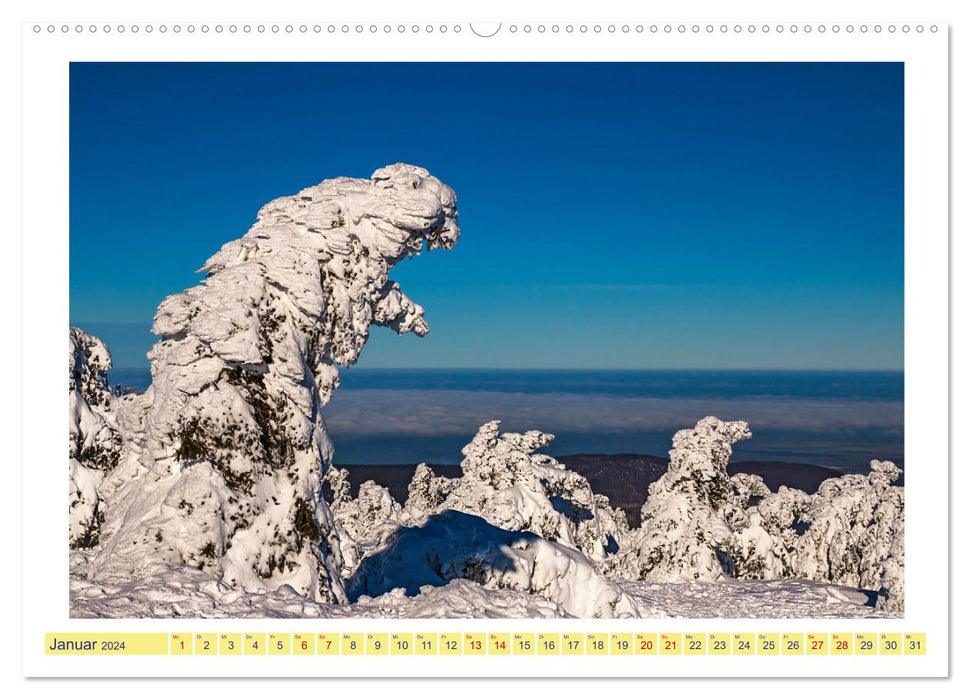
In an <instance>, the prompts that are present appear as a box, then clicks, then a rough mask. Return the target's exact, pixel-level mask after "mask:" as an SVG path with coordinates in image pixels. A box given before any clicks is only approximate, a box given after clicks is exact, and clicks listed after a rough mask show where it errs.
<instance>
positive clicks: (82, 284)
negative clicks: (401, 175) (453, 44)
mask: <svg viewBox="0 0 971 700" xmlns="http://www.w3.org/2000/svg"><path fill="white" fill-rule="evenodd" d="M903 90H904V71H903V66H902V64H899V63H882V64H872V63H869V64H868V63H863V64H834V63H819V64H805V63H785V64H757V63H756V64H717V63H714V64H712V63H691V64H664V63H660V64H650V63H631V64H609V63H600V64H542V63H540V64H509V63H498V64H461V63H456V64H380V63H375V64H341V63H319V64H283V63H278V64H193V63H178V64H93V63H88V64H72V66H71V284H70V293H71V322H72V323H73V324H77V325H81V326H82V327H85V328H86V329H87V330H89V331H91V332H94V333H96V334H100V335H102V336H103V337H104V338H105V340H106V341H107V342H108V343H109V346H110V347H111V348H112V351H113V353H114V356H115V365H116V366H119V367H133V366H147V361H146V360H145V359H144V352H145V351H146V350H147V349H148V347H149V346H150V344H151V342H152V336H150V334H149V333H148V328H149V327H150V325H151V319H152V316H153V314H154V311H155V308H156V307H157V305H158V303H159V302H160V301H161V300H162V299H163V298H164V297H165V296H166V295H168V294H171V293H174V292H178V291H180V290H182V289H184V288H186V287H189V286H192V285H193V284H195V283H196V282H197V281H198V280H199V276H197V275H195V274H194V270H196V269H198V268H199V267H200V266H201V265H202V264H203V262H204V261H205V260H206V258H207V257H208V256H209V255H211V254H212V253H213V252H215V251H216V250H218V248H219V247H220V246H221V245H222V244H223V243H224V242H226V241H228V240H230V239H233V238H237V237H239V236H241V235H243V234H244V233H245V232H246V231H247V230H248V228H249V227H250V225H251V224H252V223H253V221H254V220H255V215H256V212H257V210H258V209H259V207H260V206H261V205H262V204H264V203H265V202H267V201H269V200H270V199H273V198H274V197H278V196H281V195H287V194H293V193H295V192H297V191H298V190H300V189H301V188H303V187H306V186H309V185H312V184H315V183H317V182H319V181H320V180H323V179H325V178H329V177H335V176H338V175H349V176H358V177H367V176H368V175H370V173H371V172H372V171H373V170H375V169H376V168H378V167H381V166H383V165H386V164H388V163H394V162H398V161H404V162H408V163H413V164H416V165H422V166H424V167H426V168H428V169H429V170H430V171H431V172H432V173H433V174H434V175H436V176H438V177H439V178H441V179H442V180H443V181H445V182H446V183H448V184H449V185H451V186H452V187H453V188H454V189H455V190H456V192H457V193H458V197H459V210H460V212H461V216H460V219H459V222H460V224H461V226H462V238H461V240H460V242H459V245H458V246H457V247H456V248H455V249H454V250H452V251H448V252H442V251H436V252H433V253H431V254H428V255H422V256H421V257H419V258H416V259H414V260H409V261H406V262H404V263H403V264H402V265H401V266H399V267H398V268H396V272H395V274H394V277H395V279H398V280H399V281H400V282H401V284H402V288H403V289H404V290H405V291H406V292H407V293H408V294H409V295H410V296H411V297H412V298H414V299H415V300H416V301H418V302H419V303H421V304H423V305H424V306H425V308H426V318H427V319H428V321H429V323H430V325H431V327H432V332H431V333H430V334H429V335H428V336H427V337H425V338H423V339H418V338H413V337H407V338H400V339H399V338H396V337H395V336H394V335H393V334H392V333H390V332H388V331H384V330H378V331H376V332H375V333H374V335H373V338H372V341H371V343H370V344H369V346H368V348H367V349H366V350H365V352H364V354H363V356H362V359H361V363H360V364H361V366H366V367H455V366H459V367H523V368H526V367H548V368H558V367H575V368H584V367H588V368H593V367H597V368H620V367H623V368H679V367H685V368H686V367H692V368H846V369H899V368H902V367H903V268H904V257H903V256H904V252H903V235H904V232H903V174H904V173H903V138H904V114H903Z"/></svg>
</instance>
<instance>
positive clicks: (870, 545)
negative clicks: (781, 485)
mask: <svg viewBox="0 0 971 700" xmlns="http://www.w3.org/2000/svg"><path fill="white" fill-rule="evenodd" d="M870 469H871V471H870V474H869V475H868V476H863V475H859V474H847V475H845V476H841V477H838V478H835V479H827V480H826V481H824V482H823V483H822V484H820V486H819V490H818V491H817V492H816V494H814V495H813V496H812V498H811V501H810V503H809V504H808V507H807V508H806V509H805V513H804V515H802V519H803V526H804V527H805V532H804V533H803V534H802V536H801V537H799V538H798V540H797V541H796V543H795V551H794V554H793V559H794V564H793V568H794V574H795V575H796V576H798V577H800V578H809V579H813V580H816V581H830V582H832V583H839V584H843V585H847V586H858V587H860V588H865V589H869V590H874V591H878V592H880V593H881V596H880V598H879V599H878V605H879V606H880V607H884V608H886V609H889V610H895V611H899V610H903V578H904V564H903V546H904V490H903V488H902V487H899V486H893V485H892V484H893V482H895V481H896V480H897V478H898V477H899V476H900V469H898V468H897V466H896V465H895V464H894V463H893V462H883V461H879V460H874V461H872V462H870Z"/></svg>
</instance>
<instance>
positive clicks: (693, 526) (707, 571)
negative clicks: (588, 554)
mask: <svg viewBox="0 0 971 700" xmlns="http://www.w3.org/2000/svg"><path fill="white" fill-rule="evenodd" d="M748 437H751V432H750V431H749V428H748V425H747V424H746V423H744V422H741V421H736V422H730V423H726V422H724V421H721V420H719V419H718V418H714V417H711V416H709V417H707V418H703V419H702V420H700V421H698V424H697V425H695V427H694V428H691V429H688V430H679V431H678V432H677V433H676V434H675V435H674V440H673V447H674V449H672V450H671V451H670V456H671V461H670V464H669V466H668V470H667V471H666V472H665V473H664V474H663V475H662V476H661V478H660V479H658V480H657V481H655V482H654V483H653V484H651V485H650V487H649V488H648V496H647V502H646V503H645V504H644V507H643V508H642V509H641V527H640V528H638V529H637V530H635V531H633V532H631V533H630V536H629V537H628V538H627V541H626V542H625V545H626V546H625V547H624V550H623V551H622V552H621V554H620V555H619V556H618V557H616V558H615V560H614V561H612V562H611V564H612V566H613V569H614V571H615V572H616V574H617V575H624V576H628V577H630V578H634V579H639V580H645V579H647V580H652V581H682V580H703V581H714V580H718V579H721V578H724V577H726V576H732V575H734V573H735V572H734V563H733V561H732V559H731V550H732V545H733V538H734V532H733V530H732V527H731V526H730V524H729V523H728V521H727V520H726V518H725V517H724V511H725V508H726V507H727V506H731V505H733V504H732V502H731V498H732V488H731V481H730V479H729V476H728V471H727V466H728V461H729V459H730V458H731V455H732V444H734V443H735V442H738V441H739V440H744V439H745V438H748Z"/></svg>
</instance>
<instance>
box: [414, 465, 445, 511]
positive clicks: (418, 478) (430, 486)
mask: <svg viewBox="0 0 971 700" xmlns="http://www.w3.org/2000/svg"><path fill="white" fill-rule="evenodd" d="M451 481H452V480H451V479H447V478H445V477H443V476H437V475H436V474H435V472H434V471H433V470H432V468H431V467H429V466H428V465H427V464H425V463H424V462H422V463H421V464H419V465H418V466H417V467H415V473H414V474H413V475H412V477H411V481H410V482H409V483H408V500H407V501H406V502H405V507H406V508H407V509H408V510H410V511H413V512H415V513H430V512H432V511H434V510H435V509H437V508H438V507H439V506H440V505H441V504H442V502H443V501H444V500H445V497H446V496H447V495H448V492H449V491H450V490H451V486H450V482H451Z"/></svg>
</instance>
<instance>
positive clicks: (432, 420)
mask: <svg viewBox="0 0 971 700" xmlns="http://www.w3.org/2000/svg"><path fill="white" fill-rule="evenodd" d="M326 414H327V422H328V427H329V428H330V430H331V431H332V432H333V433H335V434H339V435H348V436H352V435H353V436H363V435H372V434H373V435H402V436H442V435H467V436H470V437H471V434H472V433H473V432H474V431H475V429H476V428H477V427H478V426H479V425H481V424H482V423H484V422H486V421H488V420H493V419H500V420H502V421H503V423H504V427H505V428H507V429H509V430H525V429H538V430H544V431H547V432H551V433H554V434H555V433H557V432H558V431H560V432H569V433H613V432H631V431H656V430H677V429H680V428H684V427H688V426H691V425H694V423H695V422H696V421H697V420H698V419H700V418H702V417H704V416H707V415H715V416H718V417H719V418H722V419H723V420H745V421H748V422H749V424H750V425H751V426H752V429H753V430H754V431H756V432H758V431H759V430H766V431H785V432H799V433H826V434H828V435H839V434H841V433H845V434H852V433H856V432H859V431H878V432H881V433H887V434H895V433H899V434H900V436H901V439H902V436H903V418H904V408H903V402H900V401H865V400H864V401H859V400H813V399H786V398H740V399H652V398H636V397H612V396H597V395H590V394H517V393H505V392H488V391H461V390H456V391H427V390H397V391H387V390H379V389H374V390H358V391H338V392H337V393H336V395H335V397H334V399H333V401H332V402H331V403H330V404H329V405H328V406H327V410H326Z"/></svg>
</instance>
